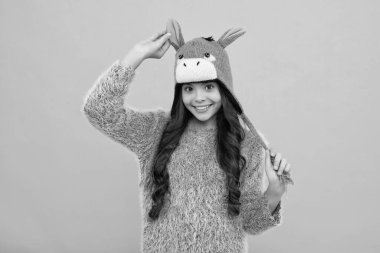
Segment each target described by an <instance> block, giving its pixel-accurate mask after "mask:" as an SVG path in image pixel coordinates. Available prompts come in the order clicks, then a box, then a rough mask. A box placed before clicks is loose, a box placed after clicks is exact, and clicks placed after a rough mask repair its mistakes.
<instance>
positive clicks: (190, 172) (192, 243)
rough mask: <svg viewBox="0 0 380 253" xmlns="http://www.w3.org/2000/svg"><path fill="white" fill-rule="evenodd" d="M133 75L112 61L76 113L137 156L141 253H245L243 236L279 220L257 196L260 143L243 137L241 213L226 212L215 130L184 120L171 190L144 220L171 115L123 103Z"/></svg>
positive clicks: (252, 137) (259, 189) (172, 161)
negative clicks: (159, 208)
mask: <svg viewBox="0 0 380 253" xmlns="http://www.w3.org/2000/svg"><path fill="white" fill-rule="evenodd" d="M134 76H135V72H134V70H133V69H132V68H131V67H123V66H121V65H120V62H119V61H116V62H114V63H113V64H112V65H111V66H110V67H109V68H108V69H107V70H106V71H105V72H104V73H102V75H101V76H100V77H99V78H98V80H97V81H96V83H95V84H94V86H93V87H92V88H91V89H90V90H89V92H88V93H87V95H86V97H85V99H84V104H83V107H82V108H83V112H84V114H85V115H86V116H87V118H88V120H89V122H90V123H91V124H92V125H93V126H94V127H95V128H97V129H98V130H100V131H101V132H102V133H104V134H105V135H107V136H108V137H110V138H112V139H113V140H115V141H117V142H119V143H121V144H122V145H123V146H125V147H126V148H127V149H129V150H131V151H132V152H134V153H135V154H136V155H137V157H138V160H139V163H140V164H139V165H140V170H139V178H140V179H139V187H140V190H141V191H140V194H141V195H140V197H141V199H140V200H141V208H142V244H141V250H142V252H156V253H157V252H162V253H168V252H173V253H174V252H175V253H178V252H197V253H199V252H228V253H235V252H236V253H240V252H248V243H247V237H246V236H247V234H251V235H253V234H259V233H262V232H263V231H265V230H267V229H269V228H271V227H274V226H276V225H279V224H280V223H281V214H280V211H281V202H280V203H279V205H278V206H277V208H276V209H275V211H274V212H273V213H272V214H271V213H270V210H269V206H268V200H267V199H266V197H265V196H264V195H263V189H264V188H263V187H262V185H263V177H264V174H265V171H264V167H263V166H264V159H263V158H264V150H265V149H264V147H263V145H262V141H261V138H260V137H259V136H258V135H252V134H250V135H248V134H247V135H246V138H245V140H244V141H243V143H242V146H241V153H242V155H243V156H244V157H245V158H246V160H247V169H246V170H244V171H243V172H242V174H241V177H240V183H241V185H240V189H241V193H242V194H241V197H240V202H241V203H242V205H241V212H240V215H239V216H237V217H234V218H230V217H229V216H228V214H227V193H228V192H227V189H226V176H225V173H224V172H223V171H222V170H221V169H220V167H219V165H218V162H217V158H216V146H215V145H216V129H215V128H211V129H202V128H198V127H196V126H195V125H193V124H189V125H188V126H187V128H186V130H185V132H184V134H183V136H182V137H181V140H180V145H179V146H178V147H177V149H176V150H175V151H174V153H173V154H172V157H171V159H170V162H169V163H168V172H169V175H170V194H167V196H166V199H165V206H164V208H163V210H162V212H161V214H160V217H159V218H158V220H156V221H154V222H152V221H150V220H149V217H148V212H149V209H150V207H151V205H152V200H151V193H152V190H151V189H150V187H148V185H149V183H150V180H151V177H150V173H149V172H150V170H151V168H152V165H153V164H152V163H153V158H154V155H155V153H156V149H157V147H158V144H159V141H160V138H161V134H162V132H163V130H164V127H165V124H166V123H167V121H168V120H169V117H170V116H169V115H170V113H169V112H168V111H165V110H163V109H161V108H158V109H157V110H153V111H139V110H136V109H133V108H131V107H129V106H126V105H125V104H124V98H125V96H126V94H127V92H128V87H129V85H130V83H131V81H132V80H133V77H134Z"/></svg>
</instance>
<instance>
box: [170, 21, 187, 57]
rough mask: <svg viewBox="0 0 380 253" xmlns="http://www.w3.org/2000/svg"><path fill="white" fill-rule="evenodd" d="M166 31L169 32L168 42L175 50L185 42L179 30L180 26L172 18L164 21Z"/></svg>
mask: <svg viewBox="0 0 380 253" xmlns="http://www.w3.org/2000/svg"><path fill="white" fill-rule="evenodd" d="M166 32H169V33H171V36H170V38H169V42H170V44H171V45H172V46H173V47H174V49H175V50H176V51H178V49H179V48H180V47H182V46H183V45H184V44H185V40H184V39H183V35H182V32H181V26H180V25H179V23H178V22H177V21H176V20H174V19H169V20H168V22H167V23H166Z"/></svg>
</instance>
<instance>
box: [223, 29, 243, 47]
mask: <svg viewBox="0 0 380 253" xmlns="http://www.w3.org/2000/svg"><path fill="white" fill-rule="evenodd" d="M244 33H245V31H243V29H242V28H230V29H228V30H227V31H226V32H225V33H223V35H222V36H220V38H219V39H218V43H219V44H220V45H221V46H222V47H223V48H225V47H226V46H228V45H229V44H231V43H232V42H234V41H235V40H236V39H237V38H239V37H240V36H242V35H243V34H244Z"/></svg>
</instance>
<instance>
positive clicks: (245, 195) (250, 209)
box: [240, 144, 281, 235]
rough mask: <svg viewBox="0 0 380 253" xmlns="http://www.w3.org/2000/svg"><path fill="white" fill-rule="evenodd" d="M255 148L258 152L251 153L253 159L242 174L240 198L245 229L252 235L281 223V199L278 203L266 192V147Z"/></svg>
mask: <svg viewBox="0 0 380 253" xmlns="http://www.w3.org/2000/svg"><path fill="white" fill-rule="evenodd" d="M253 145H254V144H253ZM255 149H256V152H254V154H252V155H251V161H249V162H248V167H247V169H246V170H245V173H243V174H242V175H243V177H244V178H243V183H242V185H241V194H242V195H241V198H240V200H241V203H242V205H241V215H242V222H243V229H244V231H245V232H246V233H247V234H251V235H255V234H259V233H262V232H264V231H266V230H268V229H269V228H271V227H274V226H277V225H279V224H280V223H281V214H280V210H281V200H278V202H277V203H276V199H273V198H272V196H268V195H267V194H265V188H266V187H265V179H266V174H265V167H264V166H265V159H264V155H265V153H264V152H265V151H264V148H262V147H256V148H255ZM255 161H256V163H255Z"/></svg>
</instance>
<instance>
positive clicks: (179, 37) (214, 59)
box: [166, 19, 291, 182]
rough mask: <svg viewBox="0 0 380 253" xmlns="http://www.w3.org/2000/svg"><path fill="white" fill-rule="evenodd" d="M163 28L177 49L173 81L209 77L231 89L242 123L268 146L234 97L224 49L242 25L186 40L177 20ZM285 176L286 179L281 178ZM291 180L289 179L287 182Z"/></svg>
mask: <svg viewBox="0 0 380 253" xmlns="http://www.w3.org/2000/svg"><path fill="white" fill-rule="evenodd" d="M166 31H167V32H169V33H171V36H170V38H169V42H170V44H171V45H172V46H173V47H174V49H175V50H176V55H175V57H176V60H175V65H174V68H175V69H174V76H175V82H176V83H189V82H201V81H208V80H219V81H220V82H221V83H222V84H223V85H224V86H225V87H226V88H227V91H228V92H230V95H231V97H232V98H233V100H234V101H232V103H233V105H234V107H235V109H236V111H237V113H238V115H239V116H240V117H241V119H242V120H243V122H244V123H245V125H246V126H247V127H248V128H249V130H250V131H251V132H252V134H254V135H255V136H258V138H257V139H258V140H259V141H260V143H261V145H262V146H263V147H264V148H265V149H269V147H268V145H267V143H266V142H265V141H264V140H263V138H262V136H261V135H260V134H259V133H258V132H257V131H256V129H255V127H254V126H253V124H252V123H251V121H250V120H249V119H248V118H247V116H246V115H245V114H244V112H243V108H242V106H241V105H240V103H239V101H238V100H237V98H236V96H235V94H234V90H233V82H232V74H231V67H230V63H229V58H228V55H227V52H226V50H225V48H226V47H227V46H228V45H230V44H231V43H232V42H234V41H235V40H236V39H237V38H239V37H240V36H242V35H243V34H244V33H245V31H243V30H242V29H241V28H235V29H233V28H231V29H228V30H227V31H226V32H225V33H223V35H222V36H221V37H220V38H219V39H218V40H217V41H215V40H214V39H213V38H212V37H209V38H203V37H199V38H195V39H192V40H190V41H188V42H186V43H185V40H184V38H183V34H182V32H181V27H180V25H179V23H178V22H177V21H176V20H173V19H169V20H168V22H167V25H166ZM282 175H284V177H286V179H287V180H285V181H287V182H290V181H291V179H290V177H287V175H288V174H285V173H283V174H282ZM284 179H285V178H284ZM289 180H290V181H289Z"/></svg>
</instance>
